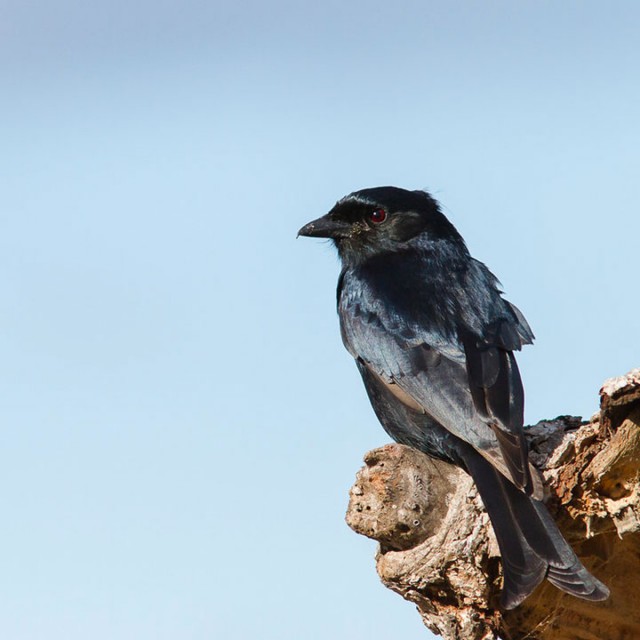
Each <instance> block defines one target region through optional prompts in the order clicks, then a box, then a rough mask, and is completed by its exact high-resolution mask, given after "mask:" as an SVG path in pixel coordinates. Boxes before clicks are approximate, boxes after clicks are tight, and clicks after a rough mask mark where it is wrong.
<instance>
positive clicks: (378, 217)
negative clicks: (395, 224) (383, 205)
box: [369, 209, 387, 224]
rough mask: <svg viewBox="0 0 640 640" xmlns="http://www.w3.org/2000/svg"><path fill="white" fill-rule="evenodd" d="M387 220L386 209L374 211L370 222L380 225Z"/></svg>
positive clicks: (370, 216) (370, 215)
mask: <svg viewBox="0 0 640 640" xmlns="http://www.w3.org/2000/svg"><path fill="white" fill-rule="evenodd" d="M386 219H387V212H386V211H385V210H384V209H374V210H373V211H372V212H371V213H370V214H369V220H371V222H373V223H374V224H380V223H381V222H384V221H385V220H386Z"/></svg>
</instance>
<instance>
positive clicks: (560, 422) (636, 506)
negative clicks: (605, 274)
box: [347, 369, 640, 640]
mask: <svg viewBox="0 0 640 640" xmlns="http://www.w3.org/2000/svg"><path fill="white" fill-rule="evenodd" d="M600 396H601V410H600V413H599V414H598V415H596V416H594V417H593V418H592V420H591V421H590V422H588V423H582V422H581V421H580V419H579V418H573V417H566V416H565V417H560V418H557V419H555V420H550V421H542V422H539V423H538V424H536V425H534V426H532V427H530V428H528V429H527V436H528V439H529V443H530V448H531V458H532V460H533V461H534V463H535V464H536V465H537V466H538V467H539V468H541V469H542V470H543V472H544V475H545V478H546V481H547V486H548V491H549V500H548V507H549V509H550V511H551V513H552V514H553V515H554V516H555V518H556V520H557V522H558V525H559V527H560V529H561V530H562V532H563V534H564V535H565V537H566V538H567V540H569V542H570V543H571V544H572V545H573V547H574V549H575V551H576V553H577V554H578V555H579V556H580V558H581V559H582V561H583V562H584V564H585V566H587V568H589V570H591V571H592V572H593V573H594V575H596V576H597V577H598V578H600V579H601V580H602V581H603V582H605V583H606V584H607V585H608V586H609V588H610V589H611V598H610V599H609V600H607V601H606V602H603V603H589V602H586V601H584V600H580V599H578V598H574V597H571V596H568V595H566V594H564V593H562V592H561V591H559V590H558V589H556V588H554V587H553V586H551V585H550V584H548V583H547V582H545V583H544V584H543V585H541V586H540V587H539V588H538V589H537V590H536V591H535V592H534V594H533V595H532V596H530V597H529V598H528V599H527V600H525V602H524V603H523V604H522V605H520V606H519V607H517V608H516V609H515V610H513V611H507V612H503V611H501V610H500V608H499V604H498V597H499V594H500V588H501V581H502V577H501V564H500V559H499V552H498V546H497V543H496V541H495V537H494V535H493V530H492V528H491V525H490V522H489V519H488V517H487V515H486V513H485V511H484V509H483V507H482V502H481V500H480V498H479V497H478V493H477V491H476V489H475V487H474V485H473V482H472V481H471V479H470V477H469V476H468V475H467V474H465V473H464V472H463V471H461V470H460V469H457V468H455V467H453V466H452V465H448V464H446V463H443V462H439V461H436V460H432V459H430V458H428V457H426V456H425V455H423V454H421V453H420V452H418V451H415V450H413V449H410V448H408V447H404V446H402V445H397V444H393V445H386V446H384V447H381V448H379V449H375V450H373V451H370V452H369V453H367V454H366V456H365V466H364V467H363V468H362V469H361V470H360V471H359V472H358V475H357V477H356V482H355V485H354V486H353V487H352V489H351V498H350V502H349V508H348V511H347V523H348V524H349V526H350V527H351V528H352V529H354V530H355V531H356V532H358V533H361V534H363V535H366V536H368V537H370V538H374V539H375V540H378V541H379V542H380V546H379V549H378V553H377V555H376V566H377V570H378V573H379V575H380V577H381V579H382V582H383V583H384V584H385V585H386V586H387V587H389V588H390V589H392V590H394V591H396V592H397V593H399V594H400V595H402V597H404V598H406V599H407V600H410V601H411V602H414V603H415V604H416V606H417V608H418V611H419V613H420V615H421V616H422V619H423V621H424V623H425V625H426V626H427V627H428V628H429V629H430V630H431V631H433V632H434V633H436V634H439V635H441V636H443V637H444V638H446V639H447V640H492V639H496V638H503V639H505V640H524V639H525V638H526V639H528V640H551V639H553V640H597V639H607V640H626V639H629V640H632V639H633V640H637V639H638V638H640V369H635V370H634V371H632V372H630V373H629V374H627V375H626V376H622V377H620V378H615V379H612V380H608V381H607V382H605V384H604V386H603V387H602V389H601V391H600Z"/></svg>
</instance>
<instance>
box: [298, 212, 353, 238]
mask: <svg viewBox="0 0 640 640" xmlns="http://www.w3.org/2000/svg"><path fill="white" fill-rule="evenodd" d="M350 232H351V225H350V224H349V223H348V222H344V221H342V220H334V219H333V218H331V217H330V216H329V215H326V216H322V218H318V219H317V220H314V221H313V222H309V223H308V224H305V225H304V227H302V229H300V231H298V236H308V237H310V238H345V237H347V236H348V235H349V233H350Z"/></svg>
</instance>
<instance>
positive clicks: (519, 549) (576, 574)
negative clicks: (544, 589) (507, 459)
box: [463, 451, 609, 609]
mask: <svg viewBox="0 0 640 640" xmlns="http://www.w3.org/2000/svg"><path fill="white" fill-rule="evenodd" d="M463 457H464V462H465V465H466V467H467V470H468V471H469V473H470V474H471V476H472V477H473V479H474V481H475V483H476V486H477V487H478V491H479V492H480V497H481V498H482V502H483V503H484V506H485V508H486V510H487V513H488V514H489V518H490V519H491V524H492V525H493V530H494V532H495V534H496V538H497V540H498V546H499V547H500V554H501V556H502V567H503V574H504V585H503V589H502V596H501V600H500V601H501V604H502V606H503V607H504V608H505V609H513V608H514V607H516V606H518V605H519V604H520V603H521V602H522V601H523V600H524V599H525V598H526V597H527V596H529V595H530V594H531V593H532V592H533V590H534V589H535V588H536V587H537V586H538V585H539V584H540V583H541V582H542V581H543V580H544V579H545V578H546V579H547V580H549V582H551V584H553V585H555V586H556V587H558V589H561V590H562V591H565V592H566V593H570V594H571V595H574V596H577V597H578V598H584V599H585V600H605V599H606V598H608V597H609V589H608V588H607V587H606V586H605V585H604V584H603V583H602V582H600V581H599V580H598V579H597V578H594V577H593V576H592V575H591V574H590V573H589V572H588V571H587V570H586V569H585V567H584V566H583V565H582V563H581V562H580V560H579V559H578V556H576V554H575V553H574V551H573V549H572V548H571V547H570V546H569V543H568V542H567V541H566V540H565V539H564V538H563V536H562V534H561V533H560V530H559V529H558V527H557V525H556V523H555V522H554V520H553V518H552V517H551V514H550V513H549V511H548V510H547V508H546V507H545V505H544V504H543V503H542V502H540V501H539V500H536V499H534V498H531V497H529V496H527V495H526V494H525V493H523V492H522V491H521V490H520V489H518V488H517V487H516V486H515V485H513V484H512V483H511V482H509V480H507V479H506V478H505V477H504V476H503V475H502V474H501V473H499V472H498V471H496V470H495V469H494V468H493V466H492V465H491V464H490V463H488V462H487V461H486V460H485V459H484V458H483V457H482V456H480V455H478V454H477V453H476V452H475V451H469V452H468V453H467V455H464V456H463Z"/></svg>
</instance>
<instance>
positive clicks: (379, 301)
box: [299, 187, 609, 609]
mask: <svg viewBox="0 0 640 640" xmlns="http://www.w3.org/2000/svg"><path fill="white" fill-rule="evenodd" d="M299 235H302V236H312V237H320V238H331V239H332V240H333V241H334V243H335V245H336V247H337V249H338V253H339V256H340V259H341V262H342V271H341V273H340V278H339V281H338V292H337V296H338V314H339V317H340V330H341V333H342V340H343V342H344V345H345V347H346V348H347V350H348V351H349V353H350V354H351V355H352V356H353V357H354V359H355V361H356V365H357V367H358V369H359V371H360V374H361V376H362V379H363V380H364V385H365V387H366V390H367V393H368V395H369V399H370V401H371V404H372V405H373V409H374V411H375V413H376V415H377V416H378V419H379V420H380V422H381V423H382V425H383V427H384V428H385V430H386V431H387V433H388V434H389V435H390V436H391V437H392V438H393V439H394V440H396V441H397V442H400V443H402V444H405V445H409V446H411V447H415V448H416V449H419V450H420V451H423V452H424V453H426V454H428V455H430V456H433V457H434V458H438V459H440V460H445V461H447V462H450V463H452V464H455V465H458V466H459V467H462V468H463V469H464V470H465V471H466V472H467V473H469V474H470V475H471V476H472V478H473V480H474V482H475V484H476V486H477V487H478V491H479V493H480V497H481V498H482V501H483V503H484V506H485V508H486V510H487V512H488V514H489V517H490V519H491V523H492V525H493V529H494V531H495V534H496V538H497V540H498V545H499V547H500V553H501V556H502V562H503V573H504V585H503V590H502V597H501V603H502V606H503V607H504V608H507V609H511V608H513V607H515V606H517V605H518V604H520V603H521V602H522V601H523V600H524V599H525V598H526V597H527V596H528V595H529V594H531V592H532V591H533V590H534V589H535V588H536V587H537V586H538V585H539V584H540V583H541V582H542V581H543V580H544V579H545V578H546V579H547V580H549V581H550V582H551V583H552V584H554V585H555V586H556V587H558V588H559V589H562V590H563V591H566V592H567V593H570V594H572V595H574V596H578V597H580V598H584V599H586V600H604V599H605V598H607V597H608V595H609V590H608V589H607V587H606V586H605V585H604V584H602V583H601V582H600V581H599V580H597V579H596V578H594V577H593V576H592V575H591V574H590V573H589V572H588V571H587V570H586V569H585V567H584V566H583V565H582V563H581V562H580V560H579V559H578V557H577V556H576V554H575V553H574V552H573V550H572V549H571V547H570V546H569V544H568V543H567V541H566V540H565V539H564V538H563V537H562V534H561V533H560V531H559V530H558V527H557V526H556V524H555V522H554V521H553V519H552V518H551V515H550V514H549V512H548V510H547V508H546V507H545V505H544V503H543V501H542V500H543V484H542V477H541V474H540V472H539V471H538V470H537V469H536V468H535V467H533V466H532V465H531V463H530V462H529V459H528V449H527V442H526V440H525V438H524V432H523V411H524V392H523V387H522V382H521V380H520V373H519V371H518V367H517V365H516V360H515V357H514V351H518V350H519V349H520V348H521V347H522V345H525V344H530V343H531V342H532V341H533V337H534V336H533V333H532V331H531V329H530V328H529V325H528V324H527V321H526V320H525V318H524V316H523V315H522V313H521V312H520V311H519V310H518V309H517V308H516V307H515V306H514V305H513V304H511V303H510V302H507V301H506V300H505V299H504V298H503V297H502V295H501V294H502V292H501V290H500V285H499V282H498V280H497V279H496V277H495V276H494V275H493V274H492V273H491V272H490V271H489V269H488V268H487V267H486V266H485V265H484V264H483V263H482V262H480V261H478V260H475V259H474V258H472V257H471V255H470V254H469V251H468V249H467V247H466V245H465V242H464V240H463V239H462V236H461V235H460V234H459V233H458V232H457V231H456V229H455V227H454V226H453V225H452V224H451V222H449V220H447V218H446V217H445V216H444V214H443V213H442V212H441V210H440V207H439V205H438V203H437V202H436V200H434V199H433V198H432V197H431V196H430V195H429V194H428V193H426V192H424V191H407V190H405V189H399V188H397V187H377V188H373V189H363V190H361V191H356V192H354V193H351V194H350V195H348V196H345V197H344V198H342V199H341V200H340V201H339V202H338V203H337V204H336V205H335V206H334V207H333V209H331V211H329V213H328V214H327V215H325V216H323V217H322V218H319V219H317V220H314V221H313V222H310V223H309V224H307V225H305V226H304V227H302V229H300V231H299Z"/></svg>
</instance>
